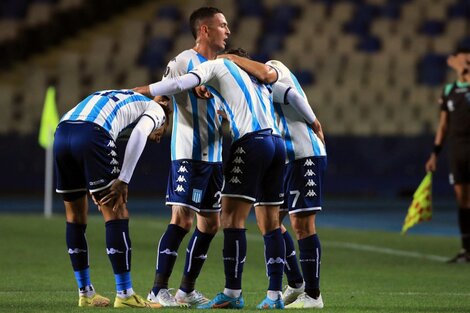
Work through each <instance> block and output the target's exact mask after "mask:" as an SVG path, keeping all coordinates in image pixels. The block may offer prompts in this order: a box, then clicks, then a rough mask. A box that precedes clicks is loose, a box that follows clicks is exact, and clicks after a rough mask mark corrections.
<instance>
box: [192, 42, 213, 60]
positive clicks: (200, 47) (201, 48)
mask: <svg viewBox="0 0 470 313" xmlns="http://www.w3.org/2000/svg"><path fill="white" fill-rule="evenodd" d="M193 50H194V51H196V52H197V53H199V54H200V55H202V56H203V57H205V58H206V59H208V60H214V59H215V58H217V51H215V50H214V49H212V48H211V47H210V46H209V45H208V44H204V43H199V42H196V45H195V46H194V47H193Z"/></svg>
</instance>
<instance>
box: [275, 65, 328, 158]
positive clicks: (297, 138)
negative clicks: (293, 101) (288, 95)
mask: <svg viewBox="0 0 470 313" xmlns="http://www.w3.org/2000/svg"><path fill="white" fill-rule="evenodd" d="M266 64H268V65H271V66H273V67H275V68H276V69H277V71H278V73H279V78H278V82H281V83H284V84H286V85H288V86H290V87H292V88H294V89H295V90H297V92H299V93H300V94H301V95H302V96H303V97H304V98H305V99H306V100H307V97H306V95H305V92H304V91H303V89H302V87H301V86H300V84H299V81H298V80H297V78H296V77H295V75H294V74H293V73H292V72H291V71H290V70H289V69H288V68H287V67H286V66H285V65H284V64H283V63H282V62H280V61H276V60H271V61H268V62H267V63H266ZM274 107H275V109H276V112H277V114H278V115H279V128H280V131H281V133H282V136H283V137H284V140H285V143H286V153H287V158H286V162H291V161H294V160H297V159H300V158H305V157H310V156H320V155H326V150H325V146H324V145H323V143H322V142H321V140H320V139H319V138H318V137H317V135H316V134H315V132H314V131H313V130H312V129H311V128H310V127H309V125H308V124H307V123H306V122H305V120H304V119H303V118H302V117H301V116H300V115H299V114H298V113H297V111H296V110H295V109H294V108H293V107H292V106H289V105H284V104H280V103H274ZM308 143H310V144H308Z"/></svg>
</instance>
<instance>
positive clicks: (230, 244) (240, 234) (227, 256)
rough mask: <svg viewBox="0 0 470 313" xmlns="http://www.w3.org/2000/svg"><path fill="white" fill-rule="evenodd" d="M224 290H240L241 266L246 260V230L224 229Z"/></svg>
mask: <svg viewBox="0 0 470 313" xmlns="http://www.w3.org/2000/svg"><path fill="white" fill-rule="evenodd" d="M222 255H223V258H224V272H225V288H228V289H242V274H243V264H245V259H246V229H245V228H226V229H224V250H223V251H222Z"/></svg>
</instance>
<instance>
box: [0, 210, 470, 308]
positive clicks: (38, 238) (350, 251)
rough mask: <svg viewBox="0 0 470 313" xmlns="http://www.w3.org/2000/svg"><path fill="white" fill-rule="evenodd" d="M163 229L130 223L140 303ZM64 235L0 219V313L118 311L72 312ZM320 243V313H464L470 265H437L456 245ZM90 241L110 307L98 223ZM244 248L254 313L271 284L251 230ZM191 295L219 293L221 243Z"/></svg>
mask: <svg viewBox="0 0 470 313" xmlns="http://www.w3.org/2000/svg"><path fill="white" fill-rule="evenodd" d="M167 221H168V219H167V218H155V217H150V216H135V217H133V218H132V219H131V223H130V225H131V239H132V278H133V283H134V289H135V291H136V292H138V293H139V294H141V295H142V296H146V295H147V292H148V290H149V288H150V287H151V285H152V283H153V276H154V267H155V250H156V246H157V241H158V239H159V238H160V236H161V234H162V232H163V231H164V229H165V228H166V223H167ZM64 232H65V221H64V218H63V216H55V217H53V218H52V219H49V220H46V219H44V218H43V217H41V216H38V215H0V233H1V239H0V242H1V257H0V312H87V311H90V310H96V311H98V312H111V311H115V310H114V309H113V308H96V309H89V308H86V309H83V308H78V307H77V302H78V295H77V290H76V283H75V279H74V276H73V272H72V270H71V265H70V261H69V257H68V255H67V253H66V248H65V237H64ZM319 235H320V239H321V241H322V251H323V256H322V268H321V291H322V295H323V299H324V302H325V308H324V309H323V312H348V313H349V312H400V313H402V312H470V283H469V279H470V264H445V263H444V262H443V260H445V259H446V257H448V256H452V255H453V254H455V252H456V251H457V250H458V248H459V242H458V239H457V238H456V237H439V236H430V235H426V236H420V235H407V236H401V235H400V234H397V233H390V232H378V231H374V232H371V231H366V230H342V229H333V228H328V229H326V228H325V229H323V228H322V229H320V230H319ZM87 238H88V243H89V246H90V247H89V249H90V264H91V277H92V282H93V284H94V285H95V288H96V289H97V291H98V292H100V293H101V294H103V295H105V296H108V297H110V298H111V299H113V300H114V277H113V273H112V269H111V266H110V264H109V261H108V258H107V256H106V253H105V243H104V238H105V236H104V223H103V221H102V219H101V217H99V216H92V217H91V218H90V220H89V224H88V229H87ZM247 238H248V256H247V262H246V264H245V269H244V275H243V294H244V298H245V301H246V306H245V309H244V310H249V311H255V310H256V309H255V306H256V304H258V303H259V302H260V301H261V300H262V298H263V297H264V296H265V292H266V286H267V283H266V281H267V280H266V276H265V267H264V262H263V245H262V239H261V236H260V235H259V233H258V231H257V228H256V225H255V224H253V223H251V224H249V226H248V234H247ZM187 240H189V236H187V238H186V240H185V241H184V242H183V243H182V245H181V246H180V249H179V259H178V262H177V264H176V265H175V270H174V275H173V276H172V279H171V281H170V286H171V287H178V286H179V281H180V279H181V272H182V268H183V265H184V258H185V247H186V244H187ZM196 287H197V289H199V290H200V291H202V292H203V293H204V294H206V295H207V296H209V297H213V296H214V295H215V294H216V293H217V292H219V291H221V290H222V289H223V287H224V278H223V266H222V234H221V233H219V234H218V235H217V236H216V238H215V239H214V241H213V243H212V246H211V249H210V251H209V256H208V259H207V261H206V264H205V266H204V268H203V270H202V273H201V276H200V278H199V280H198V282H197V285H196ZM129 310H131V311H135V310H137V309H129ZM163 310H164V311H168V310H170V311H175V310H186V311H188V312H194V311H198V312H201V310H195V309H163Z"/></svg>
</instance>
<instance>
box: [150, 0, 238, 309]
mask: <svg viewBox="0 0 470 313" xmlns="http://www.w3.org/2000/svg"><path fill="white" fill-rule="evenodd" d="M189 22H190V27H191V31H192V34H193V36H194V38H195V46H194V47H193V48H192V49H188V50H185V51H183V52H181V53H180V54H179V55H177V56H176V57H175V58H174V59H172V60H171V61H170V62H169V63H168V67H167V69H166V71H165V74H164V77H163V80H166V79H169V78H172V77H178V76H180V75H183V74H186V73H187V72H188V71H190V70H192V69H193V68H194V67H196V66H197V65H198V64H201V63H203V62H205V61H207V60H212V59H215V58H216V56H217V52H219V51H221V50H223V49H225V41H226V40H227V38H228V36H229V35H230V30H229V28H228V24H227V21H226V19H225V16H224V14H223V13H222V11H220V10H219V9H217V8H213V7H201V8H199V9H197V10H195V11H194V12H193V13H192V14H191V16H190V18H189ZM217 101H218V99H217V98H210V99H200V98H198V97H197V96H196V93H195V90H187V91H186V90H185V91H182V92H180V93H178V94H176V95H174V97H173V108H174V109H173V111H174V113H173V130H172V137H171V168H170V174H169V178H168V187H167V195H166V204H167V205H168V206H170V207H171V220H170V223H169V225H168V227H167V229H166V231H165V232H164V233H163V235H162V237H161V238H160V240H159V243H158V248H157V264H156V270H155V280H154V285H153V288H152V290H151V291H150V292H149V295H148V297H147V299H148V300H149V301H151V302H155V303H160V304H162V305H163V306H165V307H174V306H180V305H181V304H182V303H183V304H189V305H198V304H202V303H207V302H208V301H209V299H207V298H206V297H204V296H203V295H202V293H200V292H199V291H197V290H195V284H196V280H197V278H198V276H199V273H200V271H201V269H202V266H203V264H204V261H205V260H206V258H207V251H208V250H209V246H210V243H211V241H212V238H214V235H215V234H216V233H217V231H218V229H219V227H220V203H219V197H220V190H221V188H222V136H223V134H222V127H221V118H220V117H219V116H218V115H217V114H216V111H217V108H218V107H219V106H220V104H218V103H217ZM195 215H196V216H197V225H196V228H195V230H194V232H193V234H192V236H191V239H190V241H189V243H188V247H187V249H186V262H185V266H184V271H183V276H182V280H181V284H180V287H179V289H178V291H177V292H176V295H175V297H174V296H173V295H172V294H171V293H170V292H169V291H168V280H169V278H170V276H171V273H172V271H173V266H174V264H175V262H176V258H177V256H178V248H179V246H180V244H181V241H182V240H183V238H184V237H185V235H186V234H187V233H188V232H189V231H190V230H191V227H192V225H193V221H194V216H195Z"/></svg>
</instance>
